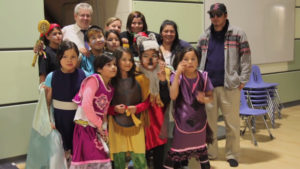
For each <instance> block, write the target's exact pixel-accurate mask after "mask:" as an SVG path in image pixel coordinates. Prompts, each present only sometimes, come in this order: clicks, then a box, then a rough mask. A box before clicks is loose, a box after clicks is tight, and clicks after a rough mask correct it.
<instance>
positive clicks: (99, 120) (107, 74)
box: [70, 53, 117, 169]
mask: <svg viewBox="0 0 300 169" xmlns="http://www.w3.org/2000/svg"><path fill="white" fill-rule="evenodd" d="M94 69H95V72H97V73H96V74H93V75H91V76H89V77H88V78H86V79H85V80H84V81H83V82H82V84H81V87H80V91H79V92H78V94H77V95H76V96H75V97H74V99H73V101H74V102H75V103H77V104H78V109H77V111H76V115H75V118H74V121H75V129H74V136H73V150H74V153H73V157H72V163H71V167H70V169H81V168H89V169H98V168H101V169H111V163H110V158H109V155H108V147H107V145H106V141H107V138H108V135H107V111H108V108H109V105H110V101H111V99H112V97H113V93H114V89H113V88H112V86H111V84H110V80H111V78H113V77H114V76H115V75H116V73H117V67H116V59H115V58H114V57H113V56H112V55H111V54H110V53H103V54H102V55H101V56H100V57H96V58H95V61H94Z"/></svg>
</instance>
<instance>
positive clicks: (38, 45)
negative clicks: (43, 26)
mask: <svg viewBox="0 0 300 169" xmlns="http://www.w3.org/2000/svg"><path fill="white" fill-rule="evenodd" d="M43 48H44V42H43V41H41V40H40V41H37V42H36V43H35V45H34V47H33V51H34V53H40V52H41V51H43Z"/></svg>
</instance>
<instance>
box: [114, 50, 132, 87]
mask: <svg viewBox="0 0 300 169" xmlns="http://www.w3.org/2000/svg"><path fill="white" fill-rule="evenodd" d="M123 53H128V54H129V55H130V56H131V59H130V61H131V62H132V68H131V69H130V70H129V71H128V72H127V75H128V78H131V80H132V86H131V87H133V86H134V85H135V83H136V81H135V69H136V65H135V63H134V58H133V54H132V52H131V51H130V49H128V48H123V47H119V48H118V49H116V50H115V51H114V56H115V58H116V64H117V67H118V70H117V75H116V76H115V77H114V78H113V79H112V81H111V82H112V85H113V86H114V87H116V86H117V85H118V80H119V79H121V78H122V75H121V69H120V60H121V58H122V56H123Z"/></svg>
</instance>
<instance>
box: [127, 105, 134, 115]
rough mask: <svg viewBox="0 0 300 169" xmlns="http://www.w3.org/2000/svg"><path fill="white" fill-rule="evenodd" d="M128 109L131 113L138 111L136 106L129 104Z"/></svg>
mask: <svg viewBox="0 0 300 169" xmlns="http://www.w3.org/2000/svg"><path fill="white" fill-rule="evenodd" d="M127 110H128V111H129V112H130V113H133V114H135V112H136V106H128V107H127Z"/></svg>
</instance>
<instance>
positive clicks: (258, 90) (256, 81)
mask: <svg viewBox="0 0 300 169" xmlns="http://www.w3.org/2000/svg"><path fill="white" fill-rule="evenodd" d="M277 86H278V83H266V82H264V81H263V79H262V76H261V72H260V69H259V67H258V66H257V65H252V71H251V75H250V79H249V82H248V83H247V84H246V85H245V87H244V88H243V91H244V97H245V98H246V100H248V104H249V105H250V108H253V109H263V110H266V111H267V113H268V116H269V118H270V121H271V124H272V127H273V128H274V126H275V113H276V112H277V113H278V118H281V112H280V111H281V109H282V108H283V107H282V104H281V103H280V98H279V95H278V91H277ZM252 123H253V124H252V126H253V130H254V131H255V119H253V122H252Z"/></svg>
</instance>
